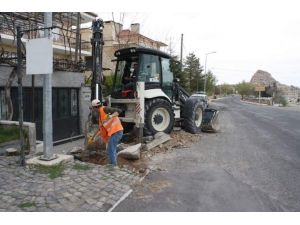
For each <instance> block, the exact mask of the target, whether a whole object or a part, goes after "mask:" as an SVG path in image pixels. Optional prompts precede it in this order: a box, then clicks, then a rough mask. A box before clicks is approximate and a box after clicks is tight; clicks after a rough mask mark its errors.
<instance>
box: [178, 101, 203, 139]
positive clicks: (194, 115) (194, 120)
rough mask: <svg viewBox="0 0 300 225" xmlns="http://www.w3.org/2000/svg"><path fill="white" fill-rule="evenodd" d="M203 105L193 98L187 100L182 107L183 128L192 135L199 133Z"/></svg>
mask: <svg viewBox="0 0 300 225" xmlns="http://www.w3.org/2000/svg"><path fill="white" fill-rule="evenodd" d="M202 117H203V104H202V103H201V101H199V100H198V99H195V98H189V99H188V100H187V101H186V103H185V104H184V107H183V128H184V129H185V130H186V131H187V132H189V133H192V134H197V133H199V132H200V131H201V124H202Z"/></svg>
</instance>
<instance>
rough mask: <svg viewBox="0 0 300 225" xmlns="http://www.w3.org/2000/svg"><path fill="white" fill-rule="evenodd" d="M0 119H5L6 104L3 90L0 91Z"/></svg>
mask: <svg viewBox="0 0 300 225" xmlns="http://www.w3.org/2000/svg"><path fill="white" fill-rule="evenodd" d="M0 119H2V120H5V119H6V104H5V92H4V90H0Z"/></svg>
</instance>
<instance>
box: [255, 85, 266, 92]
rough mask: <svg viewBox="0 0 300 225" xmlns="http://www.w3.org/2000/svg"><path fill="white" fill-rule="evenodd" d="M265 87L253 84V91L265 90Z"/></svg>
mask: <svg viewBox="0 0 300 225" xmlns="http://www.w3.org/2000/svg"><path fill="white" fill-rule="evenodd" d="M265 90H266V87H265V86H263V85H256V86H255V91H265Z"/></svg>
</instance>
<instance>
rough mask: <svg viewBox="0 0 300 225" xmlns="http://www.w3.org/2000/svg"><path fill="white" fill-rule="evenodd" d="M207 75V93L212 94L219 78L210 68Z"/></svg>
mask: <svg viewBox="0 0 300 225" xmlns="http://www.w3.org/2000/svg"><path fill="white" fill-rule="evenodd" d="M206 76H207V77H206V93H207V95H212V94H213V93H214V91H215V86H216V83H217V78H216V76H215V75H214V74H213V73H212V72H211V71H210V70H209V71H208V73H207V74H206Z"/></svg>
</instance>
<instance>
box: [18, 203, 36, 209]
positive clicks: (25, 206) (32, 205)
mask: <svg viewBox="0 0 300 225" xmlns="http://www.w3.org/2000/svg"><path fill="white" fill-rule="evenodd" d="M34 206H35V203H34V202H25V203H22V204H19V205H18V207H19V208H21V209H24V208H30V207H34Z"/></svg>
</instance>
